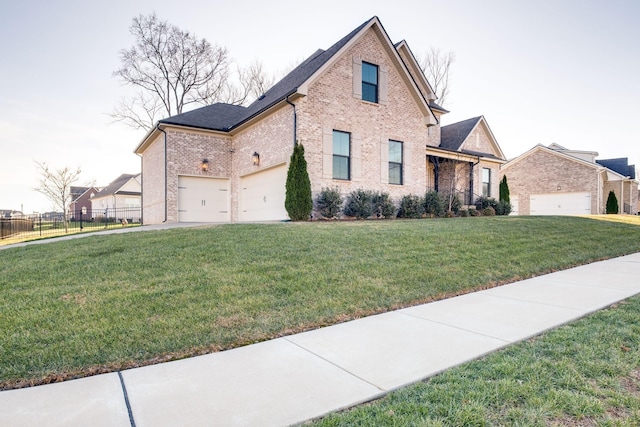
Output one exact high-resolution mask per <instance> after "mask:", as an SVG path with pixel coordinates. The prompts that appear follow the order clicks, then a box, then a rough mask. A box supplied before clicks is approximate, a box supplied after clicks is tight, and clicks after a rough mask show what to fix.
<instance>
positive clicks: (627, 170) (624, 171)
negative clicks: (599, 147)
mask: <svg viewBox="0 0 640 427" xmlns="http://www.w3.org/2000/svg"><path fill="white" fill-rule="evenodd" d="M596 163H598V164H600V165H602V166H604V167H605V168H607V169H611V170H612V171H614V172H617V173H619V174H620V175H623V176H628V177H629V178H631V179H636V167H635V165H630V164H629V158H627V157H621V158H618V159H602V160H596Z"/></svg>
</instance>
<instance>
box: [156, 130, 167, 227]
mask: <svg viewBox="0 0 640 427" xmlns="http://www.w3.org/2000/svg"><path fill="white" fill-rule="evenodd" d="M156 129H158V130H159V131H160V132H162V133H163V134H164V221H162V222H163V223H164V222H167V195H168V191H167V133H166V132H165V131H163V130H162V129H160V123H158V124H157V125H156Z"/></svg>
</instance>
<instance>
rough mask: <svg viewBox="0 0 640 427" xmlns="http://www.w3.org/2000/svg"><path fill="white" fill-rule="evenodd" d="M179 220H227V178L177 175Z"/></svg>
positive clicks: (228, 217) (229, 217)
mask: <svg viewBox="0 0 640 427" xmlns="http://www.w3.org/2000/svg"><path fill="white" fill-rule="evenodd" d="M178 221H179V222H229V221H231V215H230V209H229V180H228V179H221V178H203V177H198V176H179V177H178Z"/></svg>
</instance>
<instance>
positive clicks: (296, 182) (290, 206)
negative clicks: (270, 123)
mask: <svg viewBox="0 0 640 427" xmlns="http://www.w3.org/2000/svg"><path fill="white" fill-rule="evenodd" d="M284 207H285V209H286V210H287V213H288V214H289V218H291V220H292V221H306V220H308V219H309V215H310V214H311V210H312V209H313V199H312V198H311V181H310V180H309V174H308V172H307V161H306V160H305V159H304V147H303V146H302V144H296V145H295V147H293V154H291V160H290V162H289V171H288V172H287V184H286V195H285V199H284Z"/></svg>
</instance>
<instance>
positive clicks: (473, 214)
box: [469, 208, 480, 216]
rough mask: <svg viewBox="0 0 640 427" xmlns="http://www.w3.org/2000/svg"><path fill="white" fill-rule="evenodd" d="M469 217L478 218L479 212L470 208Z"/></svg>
mask: <svg viewBox="0 0 640 427" xmlns="http://www.w3.org/2000/svg"><path fill="white" fill-rule="evenodd" d="M469 216H480V211H479V210H478V209H474V208H470V209H469Z"/></svg>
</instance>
